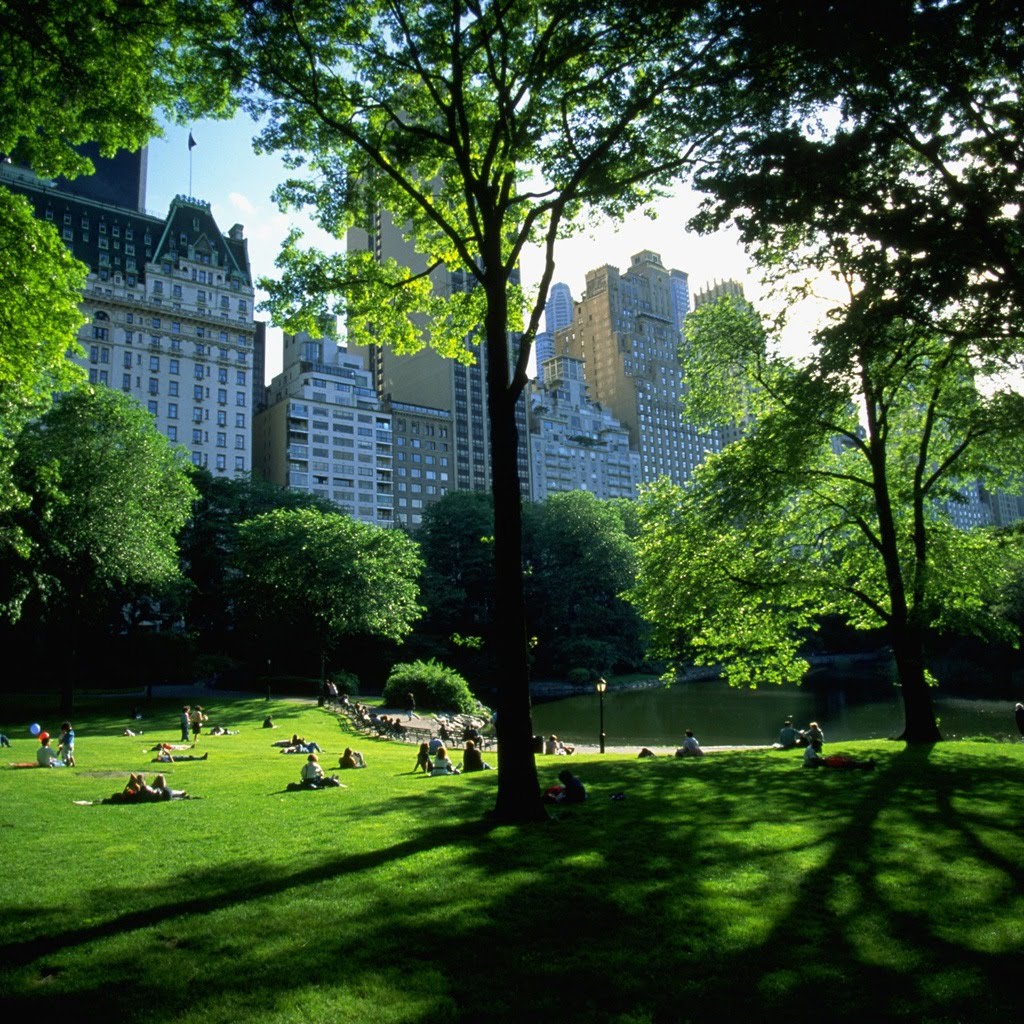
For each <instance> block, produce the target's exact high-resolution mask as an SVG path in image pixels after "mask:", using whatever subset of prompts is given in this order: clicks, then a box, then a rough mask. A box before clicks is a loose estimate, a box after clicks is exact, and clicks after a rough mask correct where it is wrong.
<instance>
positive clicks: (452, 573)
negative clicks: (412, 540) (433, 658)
mask: <svg viewBox="0 0 1024 1024" xmlns="http://www.w3.org/2000/svg"><path fill="white" fill-rule="evenodd" d="M415 537H416V541H417V543H418V544H419V546H420V552H421V554H422V556H423V561H424V570H423V604H424V606H425V609H426V611H425V613H424V616H423V621H422V623H421V624H420V626H419V627H418V629H417V634H418V635H419V636H420V637H421V638H422V637H429V638H432V639H433V640H434V642H435V644H436V645H437V649H438V651H439V653H440V656H441V657H442V658H443V659H444V660H445V661H451V662H452V663H453V664H456V665H458V667H459V669H460V671H462V672H463V673H465V674H469V675H470V677H471V678H474V677H476V678H479V677H480V676H481V675H486V676H487V677H488V678H490V677H493V676H494V674H495V671H496V669H497V663H496V661H495V659H494V656H493V646H494V632H495V630H494V595H495V586H494V501H493V499H492V498H491V496H490V495H489V494H486V493H483V492H481V491H452V492H451V493H449V494H446V495H445V496H444V497H443V498H442V499H441V500H440V501H438V502H436V503H435V504H433V505H430V506H428V507H427V508H425V509H424V510H423V522H422V523H421V524H420V527H419V529H418V530H417V531H416V534H415Z"/></svg>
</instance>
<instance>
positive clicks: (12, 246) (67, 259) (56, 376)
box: [0, 0, 238, 546]
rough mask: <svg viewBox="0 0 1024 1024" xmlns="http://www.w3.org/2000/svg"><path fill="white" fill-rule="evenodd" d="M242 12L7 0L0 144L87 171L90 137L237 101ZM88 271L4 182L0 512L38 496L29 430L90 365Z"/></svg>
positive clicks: (103, 145)
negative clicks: (83, 365)
mask: <svg viewBox="0 0 1024 1024" xmlns="http://www.w3.org/2000/svg"><path fill="white" fill-rule="evenodd" d="M235 20H236V15H235V13H234V4H233V0H184V2H183V0H117V2H114V0H101V2H95V0H90V2H88V3H85V2H81V0H35V2H33V3H31V4H11V3H7V2H2V0H0V155H2V156H3V157H4V158H5V159H8V160H10V161H12V162H14V163H16V164H22V165H25V166H27V167H28V168H30V169H31V170H32V171H34V172H35V173H37V174H39V175H40V176H42V177H44V178H55V177H58V176H63V177H68V178H74V177H77V176H78V175H80V174H87V173H91V171H92V170H93V167H92V163H91V162H90V160H89V159H88V158H87V157H86V156H85V155H84V154H83V151H82V144H85V143H95V144H96V145H97V146H98V147H99V150H100V152H101V153H102V154H103V155H104V156H113V155H114V153H115V152H116V151H117V150H118V149H119V148H123V149H128V150H136V149H138V148H139V147H140V146H143V145H145V144H146V143H147V142H149V140H150V139H151V138H152V137H153V136H155V135H159V134H160V126H159V123H158V121H157V113H158V111H161V110H164V111H169V112H171V113H172V114H175V115H177V116H180V117H185V116H188V115H198V114H205V113H217V112H221V113H227V112H228V111H230V110H231V109H232V107H233V106H234V105H235V102H236V101H235V100H234V98H233V87H234V85H235V84H236V83H237V81H238V73H237V68H238V62H237V59H236V57H237V51H236V50H235V48H234V46H233V45H232V39H233V27H234V25H235ZM86 274H87V268H86V267H85V266H84V265H83V264H81V263H79V262H78V261H76V260H75V259H73V258H72V257H71V255H70V253H69V252H68V250H67V247H66V246H65V244H64V243H63V242H62V241H61V239H60V237H59V235H58V233H57V231H56V230H55V229H54V227H53V226H52V225H50V224H46V223H44V222H42V221H39V220H37V219H36V218H35V217H34V216H33V215H32V211H31V209H30V207H29V205H28V203H27V202H26V201H25V200H23V199H22V198H20V197H17V196H14V195H12V194H11V193H10V192H9V191H8V190H7V189H5V188H3V187H0V512H2V511H4V510H5V509H7V508H9V507H10V506H11V505H13V504H15V503H19V502H23V501H24V500H25V499H24V496H20V495H19V494H18V493H17V492H16V490H14V489H13V487H12V484H11V478H10V465H11V459H12V457H13V456H12V451H13V447H14V444H15V441H16V438H17V435H18V432H19V431H20V429H21V428H22V427H23V426H24V425H25V423H27V422H29V420H31V419H32V418H33V417H35V416H38V415H39V414H41V413H42V412H44V411H45V410H46V408H47V407H48V406H49V403H50V400H51V398H52V396H53V394H54V393H55V392H59V391H65V390H68V389H69V388H71V387H72V386H73V385H74V384H75V383H76V382H78V381H80V380H81V379H83V377H84V374H83V373H82V371H80V370H79V369H78V368H77V367H76V366H75V365H74V364H73V363H72V362H71V360H70V359H69V356H71V355H75V354H78V349H77V342H76V340H75V339H76V336H77V331H78V328H79V326H80V325H81V323H82V317H81V315H80V314H79V311H78V303H79V302H80V301H81V297H82V290H83V288H84V285H85V280H86ZM20 543H21V538H20V537H19V536H18V535H16V534H9V533H7V532H4V533H2V534H0V544H3V545H5V546H6V545H11V544H14V545H18V544H20Z"/></svg>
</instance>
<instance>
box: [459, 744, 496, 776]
mask: <svg viewBox="0 0 1024 1024" xmlns="http://www.w3.org/2000/svg"><path fill="white" fill-rule="evenodd" d="M462 770H463V771H464V772H482V771H490V770H491V766H490V765H489V764H488V763H487V762H486V761H485V760H484V759H483V756H482V755H481V753H480V751H479V750H478V749H477V745H476V744H475V743H474V742H473V741H472V740H466V749H465V751H464V753H463V755H462Z"/></svg>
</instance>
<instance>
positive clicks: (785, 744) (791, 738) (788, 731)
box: [772, 718, 799, 750]
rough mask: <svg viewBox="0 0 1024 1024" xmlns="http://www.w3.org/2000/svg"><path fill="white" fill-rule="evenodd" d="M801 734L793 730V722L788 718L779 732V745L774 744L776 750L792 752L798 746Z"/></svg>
mask: <svg viewBox="0 0 1024 1024" xmlns="http://www.w3.org/2000/svg"><path fill="white" fill-rule="evenodd" d="M798 735H799V733H798V732H797V731H796V729H794V728H793V721H792V719H790V718H787V719H786V721H785V722H784V723H783V725H782V728H781V729H780V730H779V739H778V742H777V743H774V744H772V745H773V746H774V748H775V749H776V750H792V749H793V748H794V747H795V746H796V741H797V736H798Z"/></svg>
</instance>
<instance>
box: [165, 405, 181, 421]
mask: <svg viewBox="0 0 1024 1024" xmlns="http://www.w3.org/2000/svg"><path fill="white" fill-rule="evenodd" d="M167 418H168V419H169V420H176V419H177V418H178V403H177V402H168V403H167Z"/></svg>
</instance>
